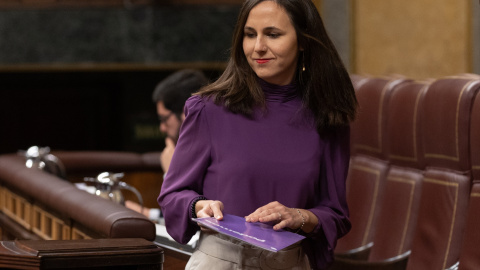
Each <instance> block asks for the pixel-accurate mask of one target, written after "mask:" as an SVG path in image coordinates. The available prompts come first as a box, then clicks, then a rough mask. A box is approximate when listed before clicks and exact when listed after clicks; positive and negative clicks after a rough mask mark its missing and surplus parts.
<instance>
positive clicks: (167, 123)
mask: <svg viewBox="0 0 480 270" xmlns="http://www.w3.org/2000/svg"><path fill="white" fill-rule="evenodd" d="M207 83H208V80H207V78H206V77H205V75H204V74H203V73H202V72H201V71H199V70H194V69H183V70H180V71H177V72H175V73H173V74H171V75H169V76H168V77H166V78H165V79H164V80H162V81H161V82H160V83H159V84H158V85H157V86H156V87H155V90H154V92H153V95H152V98H153V102H154V103H155V104H156V107H157V114H158V118H159V120H160V127H159V128H160V131H161V132H162V133H164V134H165V148H164V149H163V151H162V153H161V154H160V164H161V166H162V169H163V172H164V175H165V174H166V173H167V171H168V168H169V166H170V161H171V160H172V156H173V152H174V151H175V145H176V143H177V140H178V134H179V132H180V127H181V125H182V123H183V120H184V119H185V114H184V113H183V107H184V105H185V101H186V100H187V99H188V98H189V97H190V96H191V95H192V93H194V92H197V91H198V90H199V89H200V88H201V87H202V86H204V85H206V84H207ZM125 206H126V207H128V208H130V209H132V210H135V211H137V212H141V213H143V214H144V215H145V216H147V217H149V218H150V219H151V220H154V221H155V220H158V218H159V217H160V216H161V213H160V209H158V208H151V209H150V208H146V207H144V208H143V209H142V207H141V206H140V205H139V204H137V203H135V202H133V201H128V200H127V201H126V202H125Z"/></svg>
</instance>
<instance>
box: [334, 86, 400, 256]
mask: <svg viewBox="0 0 480 270" xmlns="http://www.w3.org/2000/svg"><path fill="white" fill-rule="evenodd" d="M359 79H361V78H356V79H355V81H354V85H355V86H356V95H357V99H358V102H359V112H358V117H357V119H356V120H355V122H354V123H352V126H351V128H352V132H351V134H352V136H351V153H352V156H351V162H350V169H349V173H348V178H347V201H348V204H349V208H350V220H351V222H352V230H351V231H350V232H349V233H348V234H347V235H346V236H345V237H343V238H341V239H339V241H338V244H337V247H336V249H335V254H336V256H339V257H350V258H357V259H366V258H367V256H368V252H369V249H370V247H371V246H372V244H373V232H374V231H375V224H376V218H377V215H378V208H379V205H380V203H379V202H381V200H382V195H383V187H384V182H385V176H386V173H387V169H388V162H387V151H386V148H385V147H386V142H387V141H386V139H387V136H386V135H385V131H386V127H385V124H386V115H387V108H388V101H389V98H390V94H391V92H392V89H394V88H395V87H396V86H398V85H400V84H402V83H404V82H406V80H405V79H389V78H368V79H366V80H363V81H362V80H359Z"/></svg>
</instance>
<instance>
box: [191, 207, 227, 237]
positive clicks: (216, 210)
mask: <svg viewBox="0 0 480 270" xmlns="http://www.w3.org/2000/svg"><path fill="white" fill-rule="evenodd" d="M222 211H223V203H222V202H221V201H212V200H200V201H197V203H196V204H195V213H196V214H197V217H198V218H203V217H215V218H216V219H217V220H222V219H223V213H222ZM198 225H199V226H200V229H201V230H202V231H205V232H211V231H213V230H210V229H208V228H206V227H204V226H201V225H200V224H198Z"/></svg>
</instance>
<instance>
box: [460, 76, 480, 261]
mask: <svg viewBox="0 0 480 270" xmlns="http://www.w3.org/2000/svg"><path fill="white" fill-rule="evenodd" d="M479 79H480V78H479ZM479 138H480V93H477V96H476V98H475V103H474V105H473V109H472V119H471V126H470V157H471V162H472V177H473V187H472V191H471V192H470V204H469V210H468V214H467V224H466V228H465V234H464V236H463V244H462V249H461V254H460V265H459V269H460V270H476V269H480V249H479V248H478V243H480V233H479V228H480V140H479Z"/></svg>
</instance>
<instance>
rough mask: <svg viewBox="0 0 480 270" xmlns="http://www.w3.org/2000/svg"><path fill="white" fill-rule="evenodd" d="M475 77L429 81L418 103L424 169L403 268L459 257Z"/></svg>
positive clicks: (440, 264)
mask: <svg viewBox="0 0 480 270" xmlns="http://www.w3.org/2000/svg"><path fill="white" fill-rule="evenodd" d="M479 89H480V81H478V80H474V79H472V78H466V77H446V78H442V79H439V80H436V81H435V82H433V83H432V84H431V85H430V87H429V89H428V91H427V93H426V96H425V100H424V103H423V104H424V105H423V106H422V119H423V120H422V122H423V123H424V126H425V129H424V137H423V138H424V139H423V144H424V157H425V163H426V168H425V175H424V182H423V184H422V194H421V201H420V208H419V216H418V221H417V228H416V231H415V235H414V238H413V242H412V250H411V254H410V258H409V260H408V264H407V269H408V270H417V269H446V268H449V267H451V266H453V265H455V264H456V262H457V261H458V260H459V257H460V248H461V243H462V233H463V230H464V228H465V217H466V214H467V206H468V199H469V194H470V186H471V176H470V169H471V166H470V156H469V143H470V140H469V136H470V134H469V129H470V123H471V119H470V116H471V114H470V110H471V108H472V104H473V100H474V99H473V98H474V97H475V94H476V93H477V92H478V91H479Z"/></svg>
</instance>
